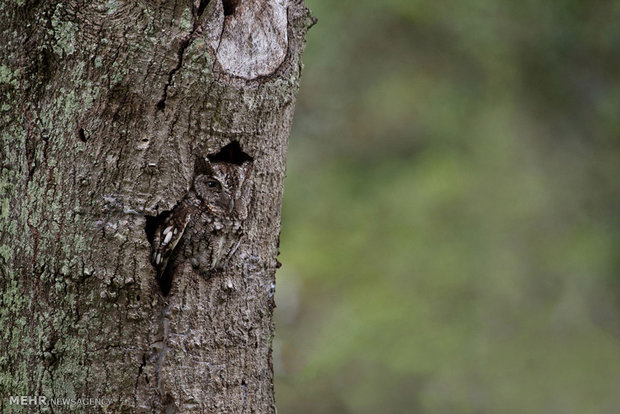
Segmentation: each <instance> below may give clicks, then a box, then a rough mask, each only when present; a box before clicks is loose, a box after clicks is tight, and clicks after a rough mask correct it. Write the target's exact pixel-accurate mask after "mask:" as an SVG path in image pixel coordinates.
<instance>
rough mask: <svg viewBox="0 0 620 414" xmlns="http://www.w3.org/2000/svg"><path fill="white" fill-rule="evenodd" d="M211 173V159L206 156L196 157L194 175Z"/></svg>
mask: <svg viewBox="0 0 620 414" xmlns="http://www.w3.org/2000/svg"><path fill="white" fill-rule="evenodd" d="M200 174H204V175H213V174H214V171H213V166H212V165H211V160H209V158H207V157H196V162H195V163H194V175H200Z"/></svg>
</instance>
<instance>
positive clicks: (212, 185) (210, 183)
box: [207, 180, 220, 188]
mask: <svg viewBox="0 0 620 414" xmlns="http://www.w3.org/2000/svg"><path fill="white" fill-rule="evenodd" d="M207 187H209V188H220V183H218V182H217V181H213V180H209V181H207Z"/></svg>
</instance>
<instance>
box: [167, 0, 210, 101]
mask: <svg viewBox="0 0 620 414" xmlns="http://www.w3.org/2000/svg"><path fill="white" fill-rule="evenodd" d="M209 3H210V0H201V1H197V2H194V5H193V6H192V16H193V18H194V19H193V20H194V21H193V22H192V30H191V31H190V32H189V34H188V35H187V36H186V37H185V39H183V41H182V42H181V46H180V47H179V50H178V51H177V64H176V66H175V67H174V68H173V69H172V70H171V71H170V72H168V80H167V81H166V84H165V85H164V93H163V96H162V98H161V99H160V100H159V102H157V105H156V107H157V110H159V111H163V110H164V109H165V108H166V99H168V88H169V87H170V85H171V84H172V78H173V77H174V75H175V74H176V73H177V72H178V71H179V70H180V69H181V68H182V67H183V56H184V54H185V50H187V48H188V47H189V45H190V44H191V43H192V40H193V37H194V33H196V30H197V29H198V27H199V26H200V25H199V23H198V19H199V18H200V16H201V15H202V13H203V12H204V10H205V8H206V7H207V5H208V4H209Z"/></svg>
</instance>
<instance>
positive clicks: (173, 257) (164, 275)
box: [151, 159, 252, 284]
mask: <svg viewBox="0 0 620 414" xmlns="http://www.w3.org/2000/svg"><path fill="white" fill-rule="evenodd" d="M251 170H252V166H251V162H250V161H246V162H244V163H243V164H242V165H238V164H233V163H229V162H211V161H209V160H208V159H201V160H200V162H199V164H198V165H197V167H196V177H195V178H194V182H193V185H192V188H191V189H190V191H189V192H188V194H187V195H186V196H185V197H184V198H183V200H181V201H180V202H179V203H178V204H177V206H175V207H174V209H173V210H172V211H171V213H170V215H169V216H168V217H166V219H165V220H163V222H162V223H161V224H160V225H159V226H158V228H157V229H156V230H155V234H154V236H153V244H152V257H151V261H152V263H153V265H154V266H155V267H156V269H157V276H158V280H159V281H160V284H162V282H163V283H164V284H169V283H170V282H171V279H172V277H173V275H174V272H175V271H176V269H177V268H178V266H179V265H180V264H181V263H183V262H189V263H191V265H192V266H193V268H194V269H195V270H196V271H197V272H200V274H202V275H203V276H205V277H208V276H209V275H210V274H211V273H213V272H214V271H218V270H221V269H223V268H224V267H225V266H226V265H227V264H228V261H229V260H230V258H231V256H232V255H233V254H234V253H235V251H236V250H237V248H238V247H239V244H240V242H241V236H242V234H243V222H244V220H245V219H246V217H247V213H248V204H249V201H250V200H249V199H250V188H249V180H248V178H249V175H250V173H251Z"/></svg>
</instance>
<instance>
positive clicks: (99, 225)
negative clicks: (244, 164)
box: [0, 0, 313, 413]
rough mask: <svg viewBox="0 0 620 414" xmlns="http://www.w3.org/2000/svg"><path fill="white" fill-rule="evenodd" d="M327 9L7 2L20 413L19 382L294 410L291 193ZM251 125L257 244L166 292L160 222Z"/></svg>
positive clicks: (3, 179)
mask: <svg viewBox="0 0 620 414" xmlns="http://www.w3.org/2000/svg"><path fill="white" fill-rule="evenodd" d="M312 23H313V18H312V17H311V16H310V14H309V11H308V10H307V8H306V7H305V6H304V5H303V2H302V0H211V1H191V0H174V1H173V0H153V1H147V0H95V1H91V0H65V1H59V0H47V1H40V0H11V1H2V2H1V3H0V45H1V47H2V51H1V52H0V53H1V56H2V61H1V63H0V134H1V135H0V139H1V141H0V144H1V147H0V148H1V153H0V168H1V175H0V273H1V275H0V276H1V279H0V291H1V296H0V301H1V306H0V327H1V330H0V347H1V349H2V351H0V397H1V398H2V399H1V400H0V411H1V412H8V411H9V410H18V409H20V407H19V406H12V405H10V400H9V396H16V395H20V396H21V395H26V396H45V397H47V398H48V399H52V398H55V399H58V398H63V397H65V398H72V399H79V398H84V397H89V398H100V399H110V401H108V402H109V403H110V404H109V405H108V406H106V407H99V408H97V409H96V410H97V411H99V410H100V411H105V412H209V413H223V412H229V413H237V412H239V413H240V412H260V413H268V412H274V411H275V408H274V395H273V372H272V371H273V370H272V365H271V340H272V336H273V324H272V312H273V308H274V299H273V294H274V286H275V270H276V268H277V266H278V262H277V260H276V257H277V254H278V235H279V226H280V202H281V195H282V183H283V178H284V169H285V157H286V148H287V139H288V135H289V131H290V126H291V120H292V115H293V110H294V103H295V94H296V91H297V87H298V81H299V76H300V69H301V63H300V55H301V52H302V49H303V45H304V35H305V32H306V30H307V29H308V27H310V26H311V25H312ZM231 143H233V144H232V146H231V147H229V148H233V149H234V148H236V151H237V153H240V152H242V153H243V154H242V155H243V156H248V157H251V158H252V160H253V174H252V190H253V191H252V194H253V196H252V199H251V204H250V207H249V216H248V218H247V220H246V222H245V227H244V229H245V230H244V233H243V236H242V239H241V245H240V247H239V249H238V251H237V252H236V253H235V255H234V256H233V257H232V259H231V261H230V263H229V265H228V266H227V267H226V269H225V270H223V271H221V272H219V273H217V274H215V275H213V277H211V278H210V279H208V280H207V279H205V278H203V277H201V276H200V275H198V274H196V273H194V272H193V270H192V268H191V266H187V267H183V266H181V267H180V268H179V271H178V272H177V274H176V276H175V278H174V279H173V284H172V289H171V291H170V293H169V294H168V295H167V296H164V295H162V292H161V290H160V288H159V286H158V284H157V283H156V278H155V270H154V268H153V266H152V265H151V263H150V261H149V256H150V253H151V245H150V243H149V240H148V238H147V231H146V228H147V220H148V219H149V218H151V220H153V218H156V217H158V216H160V215H161V214H162V213H164V212H166V211H169V210H171V209H172V208H173V207H174V206H175V204H176V203H177V202H178V201H179V200H181V199H182V198H183V196H184V195H185V194H186V193H187V192H188V189H189V188H190V186H191V183H192V178H193V174H194V163H195V160H196V157H200V156H203V157H204V156H207V155H213V154H217V153H218V152H219V151H220V150H221V149H222V148H223V147H225V146H227V145H229V144H231ZM236 143H238V144H239V145H238V146H237V145H236ZM233 152H234V151H233ZM231 156H232V157H235V156H240V155H239V154H236V155H235V154H232V155H231ZM21 408H23V409H24V410H26V411H29V412H31V411H32V409H33V407H32V406H30V407H21ZM34 408H36V409H37V410H40V411H51V412H64V411H65V409H63V408H62V407H54V406H48V407H45V406H36V407H34ZM91 409H92V407H91Z"/></svg>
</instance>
